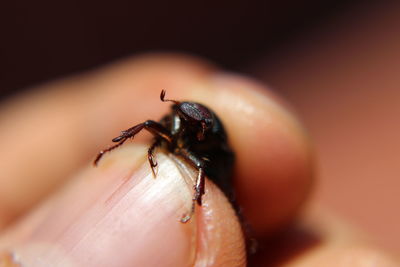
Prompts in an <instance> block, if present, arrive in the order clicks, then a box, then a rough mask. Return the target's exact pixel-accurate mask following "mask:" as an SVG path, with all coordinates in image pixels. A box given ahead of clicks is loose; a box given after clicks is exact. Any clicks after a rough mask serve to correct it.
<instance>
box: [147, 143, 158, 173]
mask: <svg viewBox="0 0 400 267" xmlns="http://www.w3.org/2000/svg"><path fill="white" fill-rule="evenodd" d="M160 144H161V139H158V138H157V139H156V140H155V141H154V142H153V144H152V145H151V146H150V147H149V150H148V151H147V159H148V160H149V163H150V167H151V171H152V172H153V177H156V172H155V167H157V161H156V160H155V159H154V149H155V148H156V147H158V146H159V145H160Z"/></svg>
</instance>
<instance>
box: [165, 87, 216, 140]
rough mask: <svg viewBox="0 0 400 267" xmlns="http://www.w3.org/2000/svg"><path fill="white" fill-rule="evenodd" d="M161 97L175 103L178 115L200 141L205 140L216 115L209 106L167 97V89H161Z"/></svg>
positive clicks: (174, 106) (174, 107)
mask: <svg viewBox="0 0 400 267" xmlns="http://www.w3.org/2000/svg"><path fill="white" fill-rule="evenodd" d="M160 99H161V101H163V102H172V103H174V105H173V109H174V110H175V111H176V112H177V114H178V116H179V117H180V118H181V119H182V120H183V121H185V122H186V123H187V125H188V126H189V127H191V128H192V130H194V131H195V132H196V133H197V139H198V140H199V141H201V140H204V138H205V134H206V133H207V131H209V130H210V129H211V128H212V127H213V124H214V115H213V113H212V112H211V111H210V110H209V109H208V108H207V107H205V106H203V105H201V104H199V103H195V102H179V101H176V100H171V99H165V90H162V91H161V94H160Z"/></svg>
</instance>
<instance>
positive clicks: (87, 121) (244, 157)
mask: <svg viewBox="0 0 400 267" xmlns="http://www.w3.org/2000/svg"><path fill="white" fill-rule="evenodd" d="M199 65H200V66H199ZM55 87H57V88H59V89H58V90H56V91H55V92H58V94H62V97H54V95H53V94H55V93H51V94H50V93H47V94H50V96H52V97H48V98H47V101H49V102H50V103H51V105H53V106H57V107H58V106H59V105H60V104H61V106H62V111H59V112H54V111H53V110H58V109H56V108H49V104H45V105H43V103H47V102H43V101H44V100H43V97H42V98H40V101H39V100H38V101H37V104H36V107H34V108H32V109H33V111H35V112H36V113H35V112H33V111H32V112H33V114H34V115H32V117H28V118H24V117H23V116H22V114H21V115H20V117H18V116H10V117H9V118H16V117H18V118H19V119H13V121H14V122H15V121H16V122H18V123H15V125H17V126H18V125H19V126H20V127H19V128H22V126H21V125H23V126H24V127H27V126H30V127H31V128H29V131H28V130H26V129H25V131H22V130H21V129H18V127H15V126H14V127H12V126H13V125H14V123H11V124H9V126H10V127H8V128H7V129H5V132H7V133H8V134H9V136H8V137H5V138H0V140H6V139H10V138H12V134H17V133H18V134H19V135H20V136H17V137H18V140H23V141H22V143H21V144H20V145H19V146H17V147H14V146H10V145H8V149H10V150H11V151H12V153H13V154H14V157H10V158H11V159H14V160H13V161H10V162H9V163H10V164H7V165H5V166H4V168H5V169H6V171H7V172H8V175H7V176H4V177H13V179H7V180H6V182H4V181H3V182H2V183H3V184H4V185H5V186H3V187H0V188H2V189H3V191H4V195H1V197H2V198H3V199H5V200H6V201H3V202H0V203H2V204H3V203H4V204H3V206H4V207H3V209H1V210H3V211H7V210H8V211H10V210H11V211H16V212H19V213H20V212H22V211H23V210H24V209H26V208H27V207H29V206H30V205H32V204H31V203H32V202H34V201H37V200H38V199H40V197H41V196H43V195H45V193H46V192H48V191H49V190H50V189H51V188H54V187H55V184H57V183H60V181H62V180H64V179H65V177H68V176H67V174H68V173H69V172H71V170H74V169H76V168H77V167H78V166H79V165H80V164H81V163H82V162H85V161H86V162H87V161H88V158H89V157H90V155H94V154H95V147H98V148H99V147H101V145H100V144H99V143H104V142H105V140H106V139H108V138H110V136H111V137H114V135H115V132H118V131H119V130H121V129H126V128H128V127H130V126H132V123H137V122H141V121H144V120H146V119H149V118H160V117H161V116H162V114H163V113H165V112H167V109H168V105H163V104H162V103H159V101H158V100H157V99H155V96H158V94H159V92H160V88H167V89H168V95H169V96H171V98H179V99H189V100H194V101H198V102H203V103H205V104H207V105H208V106H210V107H211V108H212V109H213V110H215V111H216V112H217V114H218V115H219V116H220V117H221V119H222V121H223V122H224V124H225V126H226V128H227V130H228V135H229V137H230V142H231V144H232V147H233V149H234V151H235V152H236V157H237V161H236V167H235V172H236V173H237V175H236V187H237V190H238V195H239V198H240V202H241V205H242V206H243V209H244V211H245V214H246V216H247V217H248V218H249V221H250V222H251V223H252V224H253V225H254V228H255V230H256V231H257V233H258V234H264V233H267V232H270V231H272V230H273V229H275V228H276V227H277V226H278V225H281V224H282V223H284V222H286V221H287V220H288V219H289V218H291V217H292V216H293V215H294V214H295V212H296V210H297V208H298V206H299V205H300V204H301V203H302V201H303V200H304V198H305V196H306V195H307V192H308V190H309V187H310V179H311V170H312V165H311V157H310V152H309V148H308V142H307V139H306V138H305V137H304V134H303V132H302V130H301V127H300V126H299V124H298V122H297V121H296V120H295V119H294V118H293V117H292V116H291V115H290V113H289V112H288V111H287V110H286V109H284V108H283V107H282V106H281V105H280V104H278V102H277V99H276V97H274V96H273V95H272V94H271V93H268V92H267V91H266V89H265V88H263V87H261V86H260V85H258V84H256V83H254V82H251V81H248V80H246V79H243V78H239V77H237V76H233V75H230V76H229V75H217V74H216V71H210V68H209V67H204V64H203V65H202V64H199V63H198V62H196V61H194V62H193V61H189V62H188V61H187V60H176V59H164V60H160V58H159V57H155V58H147V59H139V60H136V61H134V62H133V63H128V64H125V65H124V64H122V65H117V66H114V67H111V68H108V69H106V70H104V71H100V72H98V73H96V74H93V75H91V76H89V77H86V78H81V79H79V80H74V81H72V82H67V83H62V84H59V85H58V86H55ZM60 88H62V89H60ZM71 88H75V89H74V91H73V92H74V93H72V94H71V95H72V96H71V95H69V93H71V91H70V90H71ZM116 88H117V89H116ZM132 88H140V89H139V90H132ZM170 88H171V89H170ZM65 89H69V90H65ZM78 89H79V92H81V93H77V90H78ZM66 92H67V93H66ZM82 92H83V93H82ZM63 94H66V96H65V95H63ZM45 95H46V94H45ZM67 96H69V97H67ZM55 99H56V100H55ZM69 99H70V100H69ZM54 102H56V103H54ZM19 103H21V102H19ZM35 103H36V102H35ZM149 103H154V104H149ZM51 105H50V106H51ZM26 106H29V107H30V106H31V105H26ZM34 106H35V105H34ZM37 106H41V107H43V108H41V109H40V108H38V107H37ZM127 107H129V108H127ZM17 110H18V109H17ZM36 110H40V112H37V111H36ZM48 110H52V111H53V112H51V113H49V112H48ZM32 112H29V113H27V114H32ZM17 113H18V112H17ZM35 114H36V115H35ZM37 114H39V115H37ZM43 114H47V115H48V116H49V117H50V118H46V117H45V116H44V115H43ZM40 115H43V116H40ZM25 119H26V120H27V121H28V122H29V123H28V122H27V121H25ZM50 122H51V123H50ZM53 122H54V123H53ZM0 125H2V124H0ZM0 132H1V131H0ZM44 133H47V134H44ZM113 133H114V134H113ZM32 136H33V137H34V140H35V142H31V140H32V138H31V139H29V138H28V137H32ZM139 138H140V137H139ZM110 139H111V138H110ZM24 140H28V141H24ZM60 140H62V141H60ZM24 142H25V143H24ZM6 151H7V150H6ZM37 151H41V156H42V155H43V158H42V160H37V153H38V152H37ZM54 155H57V156H56V157H55V156H54ZM18 156H19V158H18ZM10 158H8V159H10ZM0 162H1V161H0ZM15 162H17V163H15ZM20 162H24V163H25V162H27V164H28V165H27V166H26V168H19V164H20ZM7 172H6V173H7ZM26 177H32V180H33V181H35V182H34V185H32V183H27V182H26V180H27V179H26ZM7 189H8V190H7ZM46 190H47V191H46ZM9 217H10V216H9Z"/></svg>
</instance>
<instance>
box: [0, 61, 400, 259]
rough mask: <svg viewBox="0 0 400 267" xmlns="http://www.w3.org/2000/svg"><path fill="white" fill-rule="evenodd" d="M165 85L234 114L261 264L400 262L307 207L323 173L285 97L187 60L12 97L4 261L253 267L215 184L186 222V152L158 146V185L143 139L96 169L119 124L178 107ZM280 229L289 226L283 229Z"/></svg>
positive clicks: (124, 65) (2, 117) (0, 182)
mask: <svg viewBox="0 0 400 267" xmlns="http://www.w3.org/2000/svg"><path fill="white" fill-rule="evenodd" d="M161 89H166V90H167V97H168V98H172V99H177V100H181V99H182V100H183V99H187V100H192V101H196V102H200V103H204V104H206V105H207V106H209V107H210V108H212V109H213V110H214V111H215V112H216V113H217V114H218V115H219V116H220V118H221V120H222V121H223V123H224V125H225V127H226V130H227V132H228V134H229V138H230V143H231V146H232V148H233V150H234V151H235V152H236V156H237V163H236V166H235V179H236V185H235V187H236V189H237V194H238V198H239V203H240V205H241V206H242V207H243V209H244V210H245V215H246V217H247V218H248V221H249V223H251V224H252V226H253V235H254V237H255V238H257V239H258V240H259V243H260V249H259V254H258V255H257V256H256V257H255V259H252V263H254V265H260V266H265V265H266V264H268V263H269V264H271V265H273V264H277V263H279V264H278V265H280V266H330V265H329V264H331V266H371V264H375V265H376V266H397V264H398V263H397V262H396V261H395V260H394V259H392V257H391V256H389V255H387V254H386V253H385V252H382V251H381V250H379V249H377V248H375V247H373V246H371V245H369V244H368V243H367V241H365V240H366V238H364V237H361V235H360V234H359V233H357V232H355V231H352V230H351V229H350V228H348V227H346V226H345V225H344V224H343V223H341V222H339V221H338V220H337V219H335V218H332V217H331V216H330V215H329V214H327V213H326V212H325V211H324V212H323V211H322V210H323V209H322V208H314V207H316V206H317V203H310V204H309V205H307V206H311V207H312V208H305V209H300V208H301V207H302V204H303V203H304V202H305V200H306V199H307V196H308V195H309V193H310V191H311V187H312V184H313V179H315V178H314V177H313V169H314V166H313V156H312V151H311V149H310V144H309V141H308V139H307V137H306V135H305V134H304V132H303V130H302V128H301V126H300V124H299V123H298V122H297V120H296V119H295V118H294V117H293V116H292V115H291V114H290V113H289V111H287V109H286V108H284V107H283V106H282V101H281V100H279V99H278V98H277V97H276V96H274V95H273V94H272V93H270V92H269V91H268V90H267V89H266V88H264V87H263V86H262V85H260V84H257V83H256V82H254V81H251V80H249V79H247V78H244V77H241V76H238V75H234V74H229V75H228V74H224V73H223V72H221V71H220V70H217V69H216V68H215V67H213V66H211V65H208V64H207V63H204V62H202V61H200V60H198V59H193V58H187V57H182V56H176V55H171V56H161V55H153V56H145V57H140V58H136V59H133V60H127V61H124V62H120V63H116V64H114V65H111V66H109V67H106V68H103V69H100V70H97V71H95V72H91V73H88V74H84V75H82V76H78V77H75V78H72V79H67V80H63V81H59V82H55V83H51V84H47V85H45V86H42V88H40V89H38V90H33V91H32V93H30V94H27V95H21V96H18V97H16V98H14V99H11V100H10V101H8V102H6V103H4V104H3V105H2V106H1V109H0V147H2V151H3V153H1V154H0V167H1V170H2V175H1V176H0V228H1V229H2V232H1V235H0V263H1V264H3V265H1V264H0V266H13V264H14V265H15V264H16V263H23V264H25V265H27V266H44V263H46V264H48V265H49V266H56V265H55V264H58V266H85V265H89V266H90V265H91V266H111V265H115V266H152V265H153V266H157V265H159V264H160V263H162V264H163V266H190V265H195V266H244V265H245V251H244V240H243V235H242V233H241V230H240V224H239V222H238V221H237V218H236V216H235V213H234V212H233V210H232V209H231V208H230V206H229V202H228V201H227V200H226V198H225V197H224V196H223V194H222V193H221V192H220V191H219V190H218V189H217V188H216V187H215V186H214V185H212V184H211V183H209V182H207V183H206V194H205V196H204V205H203V207H202V208H198V207H197V213H196V216H195V217H193V218H192V220H191V221H190V222H189V223H188V224H185V225H183V224H181V223H180V222H179V219H180V217H181V216H182V214H184V213H185V212H186V211H187V210H188V208H189V207H190V198H191V194H192V189H191V186H190V185H187V184H186V183H185V177H188V176H191V175H193V170H191V169H190V168H185V165H182V166H183V167H182V166H181V165H179V164H180V163H179V159H176V158H173V157H169V156H166V155H165V154H163V153H159V154H157V160H158V163H159V166H158V175H157V179H155V180H154V179H153V177H152V176H151V171H150V168H149V166H148V163H147V162H146V159H145V153H146V146H143V145H127V146H126V147H123V148H121V149H118V150H116V151H114V152H112V153H110V154H109V155H107V156H105V157H104V159H103V161H102V162H101V163H100V166H99V167H98V168H94V167H93V166H91V160H92V159H93V158H94V156H95V155H96V153H97V152H98V150H100V149H102V148H104V146H106V145H107V144H109V143H110V140H111V139H112V138H113V137H115V136H117V135H118V133H119V131H120V130H124V129H126V128H129V127H130V126H132V125H134V124H137V123H139V122H142V121H144V120H146V119H154V120H157V119H159V118H161V116H162V115H163V114H165V113H166V112H168V107H169V105H168V104H166V103H161V102H160V101H159V99H158V96H159V93H160V91H161ZM148 139H149V135H145V134H141V135H139V136H138V137H137V138H135V142H134V143H135V144H138V143H141V142H144V143H146V140H148ZM176 160H178V162H177V161H176ZM177 166H181V170H180V171H179V170H178V169H177ZM182 169H183V170H182ZM185 174H186V176H185ZM66 182H69V183H66ZM50 193H53V194H52V195H51V196H50V197H49V194H50ZM39 203H40V205H38V204H39ZM29 211H32V212H31V213H28V212H29ZM24 214H28V215H27V216H23V215H24ZM296 215H299V217H300V219H298V221H299V222H298V223H297V224H296V225H295V226H288V225H289V224H288V223H289V222H290V221H292V219H293V218H294V217H295V216H296ZM17 218H19V220H17ZM278 229H289V230H284V231H285V234H283V235H278V237H275V236H276V233H277V231H278ZM272 236H274V237H272ZM289 245H290V246H289ZM38 259H40V260H41V262H38ZM35 264H36V265H35ZM338 264H339V265H338ZM17 266H18V265H17Z"/></svg>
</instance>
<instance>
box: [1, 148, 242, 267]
mask: <svg viewBox="0 0 400 267" xmlns="http://www.w3.org/2000/svg"><path fill="white" fill-rule="evenodd" d="M156 159H157V162H158V172H157V177H156V178H155V179H154V177H153V175H152V172H151V169H150V167H149V164H148V162H147V159H146V147H141V146H126V147H122V148H121V149H118V150H116V151H115V152H113V153H109V155H107V156H105V157H104V158H103V160H102V161H101V162H100V164H99V167H98V168H93V167H89V168H88V169H87V170H84V171H82V172H81V173H80V174H79V175H78V177H77V178H76V179H73V180H72V181H71V183H69V184H68V185H67V186H65V188H64V189H62V191H61V192H59V193H58V194H57V195H55V196H53V197H52V198H50V199H48V200H47V201H46V202H45V203H44V204H43V205H41V206H40V207H39V208H38V209H37V210H35V211H34V212H32V213H31V214H30V215H29V216H27V217H26V218H25V219H23V220H22V221H21V222H20V223H18V224H17V225H15V226H13V227H12V228H10V229H9V230H8V231H7V232H6V233H5V234H4V235H3V237H2V238H1V239H0V252H2V253H0V255H3V256H1V257H2V258H0V263H1V262H2V261H7V262H13V261H14V262H15V263H16V264H21V265H22V266H189V265H195V266H245V264H246V261H245V258H246V256H245V247H244V240H243V236H242V233H241V227H240V224H239V222H238V220H237V218H236V215H235V212H234V210H233V209H232V208H231V206H230V204H229V202H228V200H227V199H226V198H225V196H224V195H223V193H222V192H221V191H220V190H219V189H218V188H217V187H216V186H215V185H214V184H212V183H211V182H208V181H207V182H206V193H205V195H204V197H203V205H202V206H201V207H199V206H196V212H195V215H194V216H193V217H192V218H191V220H190V221H189V222H187V223H185V224H183V223H181V222H180V219H181V218H182V216H183V215H184V214H187V212H188V211H189V210H190V207H191V199H192V195H193V189H192V188H193V181H192V178H193V177H196V175H197V173H196V170H193V169H192V168H191V167H189V166H188V165H187V164H185V163H184V162H182V161H180V160H179V159H178V158H174V157H173V156H169V155H165V154H163V153H157V154H156ZM0 265H1V264H0Z"/></svg>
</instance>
